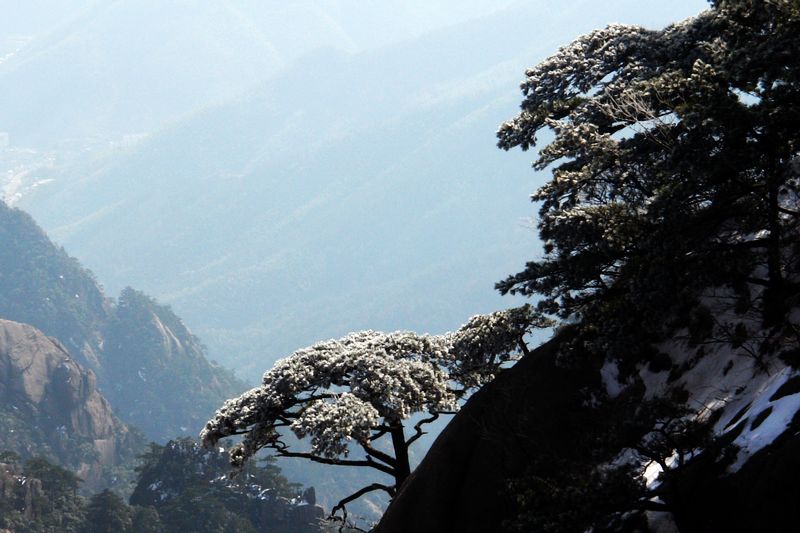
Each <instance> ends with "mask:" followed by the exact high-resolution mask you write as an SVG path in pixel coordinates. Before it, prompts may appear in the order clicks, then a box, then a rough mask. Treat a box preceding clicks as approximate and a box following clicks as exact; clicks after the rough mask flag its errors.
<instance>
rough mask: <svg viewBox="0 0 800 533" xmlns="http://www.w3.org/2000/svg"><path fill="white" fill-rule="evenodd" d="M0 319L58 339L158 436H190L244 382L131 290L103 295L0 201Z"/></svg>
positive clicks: (121, 409) (118, 406) (124, 409)
mask: <svg viewBox="0 0 800 533" xmlns="http://www.w3.org/2000/svg"><path fill="white" fill-rule="evenodd" d="M0 318H4V319H8V320H14V321H18V322H24V323H28V324H31V325H33V326H34V327H36V328H38V329H40V330H41V331H43V332H44V333H45V334H47V335H49V336H52V337H55V338H57V339H58V340H59V342H60V343H62V344H63V345H64V347H65V348H66V349H67V350H68V351H69V353H70V354H71V355H72V356H73V357H74V358H75V360H76V362H78V363H79V364H81V365H82V366H84V367H87V368H90V369H92V370H93V371H94V374H93V376H94V375H96V376H97V387H98V388H99V389H100V390H101V391H102V392H103V394H104V395H105V396H106V397H107V398H108V400H109V401H110V402H111V405H112V406H113V408H114V409H115V411H116V412H117V413H118V414H119V416H120V417H121V418H122V419H123V420H125V421H126V422H129V423H132V424H134V425H136V426H137V427H139V428H140V429H142V430H143V431H144V432H145V434H146V435H147V437H148V438H150V439H155V440H158V441H160V442H165V441H166V440H168V439H170V438H172V437H176V436H179V435H196V434H197V433H198V432H199V431H200V429H201V427H202V424H203V422H204V421H205V420H206V419H207V418H208V417H209V416H210V415H211V414H212V413H213V412H214V409H215V408H216V406H217V405H218V404H219V403H220V402H221V401H223V400H225V399H226V398H229V397H231V396H234V395H236V394H237V393H239V392H241V390H242V389H244V388H245V386H244V385H243V384H242V383H241V382H240V381H239V380H237V379H236V378H235V377H234V376H233V374H232V373H231V372H229V371H226V370H225V369H223V368H221V367H220V366H218V365H215V364H213V363H211V362H209V361H208V360H207V359H206V357H205V349H204V348H203V346H202V345H201V344H200V342H199V341H198V339H197V338H196V337H195V336H194V335H192V333H191V332H190V331H189V330H188V328H187V327H186V326H185V325H184V324H183V322H182V321H181V319H180V318H178V317H177V316H176V315H175V314H174V313H173V312H172V311H171V310H170V309H169V308H168V307H166V306H162V305H159V304H158V303H156V302H155V301H154V300H153V299H152V298H149V297H148V296H146V295H144V294H142V293H140V292H137V291H134V290H132V289H126V290H124V291H123V292H122V294H121V295H120V297H119V299H118V301H116V302H115V301H113V300H112V299H110V298H107V297H106V296H105V294H104V293H103V290H102V288H101V287H100V285H99V284H98V282H97V281H96V280H95V279H94V276H93V275H92V273H91V272H89V271H88V270H86V269H85V268H83V267H82V266H81V265H80V263H79V262H78V261H77V260H76V259H74V258H72V257H70V256H69V255H67V253H66V252H65V251H64V250H63V249H61V248H59V247H57V246H56V245H54V244H53V243H52V242H51V241H50V240H49V239H48V237H47V235H45V233H44V232H43V231H42V230H41V229H40V228H39V227H38V226H37V225H36V223H35V222H34V221H33V219H31V217H30V216H28V215H27V214H25V213H24V212H22V211H20V210H18V209H11V208H9V207H8V206H6V205H5V204H4V203H3V202H1V201H0ZM91 379H92V380H94V379H95V378H94V377H92V378H91ZM92 387H94V384H92Z"/></svg>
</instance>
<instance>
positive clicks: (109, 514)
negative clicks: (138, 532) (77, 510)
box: [81, 489, 135, 533]
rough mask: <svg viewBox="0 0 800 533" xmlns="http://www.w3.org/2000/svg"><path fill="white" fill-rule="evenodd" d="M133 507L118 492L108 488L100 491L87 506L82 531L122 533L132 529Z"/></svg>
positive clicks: (84, 532) (83, 532) (90, 532)
mask: <svg viewBox="0 0 800 533" xmlns="http://www.w3.org/2000/svg"><path fill="white" fill-rule="evenodd" d="M132 525H133V522H132V520H131V509H130V507H128V505H127V504H126V503H125V501H124V500H123V499H122V498H120V497H119V496H118V495H117V494H115V493H113V492H112V491H110V490H108V489H106V490H104V491H103V492H98V493H97V494H95V495H94V496H92V497H91V499H90V500H89V504H88V505H87V506H86V519H85V521H84V526H83V528H81V533H120V532H126V531H135V530H132V529H131V526H132Z"/></svg>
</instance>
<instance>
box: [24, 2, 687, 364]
mask: <svg viewBox="0 0 800 533" xmlns="http://www.w3.org/2000/svg"><path fill="white" fill-rule="evenodd" d="M635 5H636V4H635V3H633V2H617V3H614V4H612V5H611V6H605V5H604V6H603V9H602V10H601V9H598V8H597V7H596V6H594V5H593V4H592V3H590V2H576V3H574V4H571V5H570V6H569V8H567V9H566V10H562V11H546V10H545V9H544V8H543V5H542V4H528V3H521V4H519V5H517V6H515V7H513V8H509V9H507V10H504V11H500V12H497V13H494V14H493V15H491V16H487V17H483V18H481V19H479V20H476V21H472V22H468V23H464V24H461V25H457V26H453V27H451V28H448V29H447V30H442V31H439V32H434V33H432V34H430V35H427V36H423V37H420V38H418V39H414V40H412V41H409V42H406V43H403V44H400V45H396V46H393V47H389V48H384V49H381V50H377V51H371V52H365V53H362V54H358V55H355V56H346V55H343V54H339V53H336V52H333V51H330V50H328V51H320V52H317V53H315V54H312V55H310V56H307V57H306V58H304V59H303V60H302V61H298V62H296V63H293V64H292V65H291V66H290V67H288V68H286V69H284V70H283V71H282V72H281V73H280V74H279V75H276V76H275V77H274V78H272V79H271V80H270V81H268V82H266V83H265V84H264V85H262V86H261V87H260V88H259V89H258V90H255V91H254V92H252V93H251V94H250V95H249V96H248V97H246V98H242V99H238V100H235V101H233V102H231V103H229V104H227V105H224V106H221V107H217V108H213V109H208V110H206V111H204V112H202V113H198V114H196V115H195V116H193V117H190V118H188V119H186V120H184V121H182V122H180V123H178V124H176V125H175V126H174V127H172V128H169V129H168V130H165V131H164V132H162V133H161V134H159V135H157V136H155V137H153V138H151V139H150V140H149V141H148V142H146V143H144V144H142V145H140V146H139V147H138V148H137V149H136V150H135V151H134V152H133V153H131V154H129V155H127V156H124V157H119V156H115V157H113V158H110V159H108V160H106V161H105V162H104V163H103V164H101V165H92V166H90V167H82V168H72V169H70V170H69V172H68V173H63V174H62V175H61V176H60V177H59V179H57V180H56V181H55V182H53V183H51V184H49V185H48V186H47V187H45V188H40V189H39V191H40V192H39V193H37V194H36V195H35V196H33V197H29V198H28V199H27V200H24V201H23V205H25V206H26V207H27V208H28V209H30V210H32V211H33V212H34V213H35V214H36V215H37V217H38V218H39V219H40V220H42V222H43V224H44V225H45V226H46V227H47V228H49V230H50V231H52V232H53V234H54V235H55V236H56V238H57V239H59V241H60V242H63V243H64V244H65V245H66V246H67V247H68V248H69V249H70V250H71V251H72V252H73V253H75V254H77V255H78V256H79V257H81V258H83V259H84V260H85V261H86V262H87V264H90V265H92V267H93V268H95V269H96V270H97V271H98V272H99V273H100V275H101V277H102V278H103V280H104V281H105V282H106V283H108V284H109V285H110V286H111V287H114V288H118V287H121V286H122V285H123V284H124V283H128V282H132V283H135V284H136V285H138V286H141V287H143V288H144V289H146V290H147V291H148V292H151V293H154V294H157V295H158V296H159V297H160V298H162V299H164V300H165V301H168V302H170V303H171V304H172V305H174V306H175V307H176V309H177V310H178V311H179V313H180V314H181V315H182V316H185V317H187V319H188V320H189V321H190V322H191V323H192V324H195V327H196V329H197V331H198V333H199V334H200V335H201V336H202V337H203V338H204V339H205V340H206V342H207V343H208V344H209V346H210V347H211V352H212V354H214V356H215V357H217V358H219V359H223V360H224V361H225V362H226V363H228V364H235V365H236V366H237V367H245V366H246V367H247V368H248V369H249V370H248V372H249V375H255V374H257V373H260V372H261V371H263V370H264V368H266V367H267V366H268V365H269V362H270V361H271V360H272V359H274V358H275V357H278V356H281V355H283V354H285V353H288V352H289V351H290V350H291V349H293V348H296V347H298V346H301V345H305V344H308V343H310V342H312V341H314V340H317V339H320V338H324V337H328V336H335V335H339V334H341V333H343V332H345V331H348V330H355V329H361V328H365V327H373V328H380V329H389V330H391V329H402V328H408V329H425V330H429V331H442V330H446V329H451V328H453V327H456V326H457V325H458V324H459V323H460V322H461V321H463V320H464V317H465V314H469V313H472V312H481V311H487V310H489V309H492V308H495V307H497V306H498V305H503V304H501V303H500V299H499V297H498V296H497V295H496V294H494V293H493V291H492V284H493V282H494V281H495V280H497V279H500V278H501V277H502V276H503V275H505V274H506V273H507V272H510V271H514V269H515V268H518V266H519V261H520V260H519V258H520V257H524V256H525V255H526V253H525V252H526V251H527V250H528V249H529V247H530V240H529V239H530V233H531V232H530V229H529V226H530V223H529V222H525V221H524V220H522V219H523V217H526V216H528V215H529V214H530V207H529V206H528V203H527V201H526V198H525V197H526V194H527V193H528V192H530V188H531V185H530V182H529V181H528V175H527V172H526V171H525V164H524V163H522V161H527V160H529V159H530V157H529V156H528V155H527V154H516V155H514V154H511V155H510V156H509V155H508V154H502V153H500V152H499V151H498V150H496V149H495V148H494V137H493V132H494V130H495V129H496V127H497V124H498V123H499V122H500V121H502V120H503V119H505V118H507V117H508V116H510V115H511V114H512V113H513V111H514V109H515V108H516V105H517V98H516V97H515V96H514V95H513V94H509V93H508V91H507V87H508V86H509V85H511V84H514V83H515V82H516V81H517V80H518V79H519V78H520V77H521V75H522V72H523V70H524V68H523V65H526V64H529V63H530V62H531V61H535V60H536V59H537V58H541V57H544V56H545V55H546V54H548V53H550V52H552V51H553V50H554V49H555V47H556V43H559V42H563V40H564V30H563V28H564V27H569V28H570V29H569V30H568V31H569V34H570V36H571V35H572V34H577V33H580V32H581V31H584V30H588V29H590V28H592V27H594V26H598V25H602V24H604V23H606V22H608V21H610V20H614V19H624V18H626V15H627V14H629V13H631V12H636V10H635V9H633V7H634V6H635ZM688 5H689V4H687V7H686V10H687V11H686V14H687V15H688V14H690V13H691V12H692V11H695V10H696V9H699V8H700V7H702V5H703V3H702V2H696V3H691V5H692V6H696V7H695V9H690V8H689V7H688ZM578 12H580V13H581V14H582V15H585V16H583V17H581V18H580V22H579V23H578V22H576V20H578V19H577V17H576V14H577V13H578ZM678 16H680V15H679V14H677V13H676V8H675V6H663V7H661V8H658V9H651V10H650V11H649V12H648V13H647V14H640V15H639V21H641V22H647V23H652V24H661V23H663V22H665V21H667V20H671V19H674V18H677V17H678ZM627 18H628V19H629V20H630V18H631V17H630V16H628V17H627ZM154 243H157V244H154ZM109 252H111V253H109ZM123 280H124V281H123ZM465 310H467V311H466V312H465Z"/></svg>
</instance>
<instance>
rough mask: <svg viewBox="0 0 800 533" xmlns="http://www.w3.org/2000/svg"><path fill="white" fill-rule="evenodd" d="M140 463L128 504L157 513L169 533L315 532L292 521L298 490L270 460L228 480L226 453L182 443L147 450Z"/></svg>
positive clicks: (229, 473)
mask: <svg viewBox="0 0 800 533" xmlns="http://www.w3.org/2000/svg"><path fill="white" fill-rule="evenodd" d="M141 459H142V463H141V466H140V467H139V469H138V470H139V481H138V483H137V485H136V488H135V489H134V492H133V495H132V496H131V500H130V501H131V504H132V505H134V506H141V507H142V508H145V509H146V508H151V509H155V510H157V512H158V515H159V517H160V520H161V522H162V524H163V526H164V527H165V528H166V530H167V531H181V532H195V531H196V532H198V533H201V532H205V531H219V532H224V531H225V532H227V531H231V532H242V533H245V532H247V533H249V532H251V531H269V532H276V533H289V532H290V531H294V530H293V529H292V528H295V530H296V531H317V530H318V528H316V527H308V525H307V524H302V523H298V522H297V521H293V518H292V516H293V513H294V512H295V508H296V506H294V505H292V504H291V503H290V500H291V499H293V498H297V497H298V496H299V494H300V489H301V487H300V485H298V484H296V483H291V482H289V481H288V480H287V479H286V478H285V477H283V476H282V475H281V473H280V469H279V468H278V467H277V466H275V464H274V459H272V458H269V459H267V460H265V461H264V462H263V466H257V465H255V464H251V463H248V464H247V465H246V466H245V467H244V469H243V470H242V471H241V472H239V473H238V475H237V476H236V477H231V469H230V464H229V461H228V455H227V452H226V451H225V450H219V449H212V450H207V449H203V448H201V447H200V446H198V445H197V443H195V442H194V441H192V440H190V439H180V440H177V441H170V442H169V443H167V445H166V446H160V445H158V444H151V445H150V450H149V451H148V452H147V453H146V454H144V455H143V456H142V457H141Z"/></svg>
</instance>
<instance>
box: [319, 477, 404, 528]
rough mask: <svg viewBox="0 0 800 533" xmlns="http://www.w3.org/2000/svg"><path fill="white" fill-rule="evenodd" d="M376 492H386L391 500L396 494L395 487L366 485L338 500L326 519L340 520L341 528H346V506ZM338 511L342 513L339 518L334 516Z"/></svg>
mask: <svg viewBox="0 0 800 533" xmlns="http://www.w3.org/2000/svg"><path fill="white" fill-rule="evenodd" d="M376 490H382V491H384V492H386V493H387V494H388V495H389V497H390V498H393V497H394V495H395V493H396V487H390V486H389V485H381V484H380V483H372V484H371V485H367V486H366V487H364V488H362V489H360V490H358V491H356V492H354V493H353V494H351V495H350V496H348V497H346V498H344V499H342V500H340V501H339V503H337V504H336V505H334V506H333V509H331V513H330V515H328V518H329V519H331V520H341V521H342V527H344V526H346V525H347V507H346V506H347V504H348V503H350V502H352V501H353V500H357V499H358V498H360V497H362V496H363V495H365V494H368V493H370V492H375V491H376ZM338 511H341V512H342V517H341V518H338V517H337V516H335V515H336V513H337V512H338ZM339 531H342V528H339Z"/></svg>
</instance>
